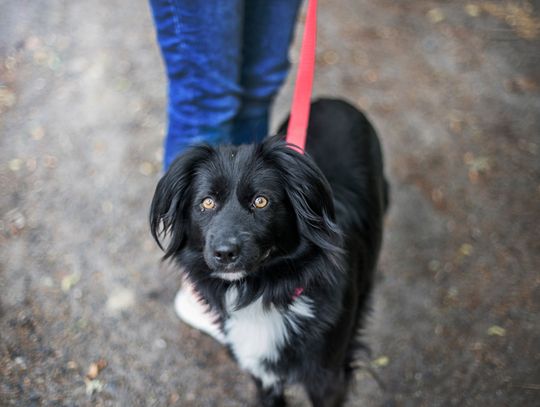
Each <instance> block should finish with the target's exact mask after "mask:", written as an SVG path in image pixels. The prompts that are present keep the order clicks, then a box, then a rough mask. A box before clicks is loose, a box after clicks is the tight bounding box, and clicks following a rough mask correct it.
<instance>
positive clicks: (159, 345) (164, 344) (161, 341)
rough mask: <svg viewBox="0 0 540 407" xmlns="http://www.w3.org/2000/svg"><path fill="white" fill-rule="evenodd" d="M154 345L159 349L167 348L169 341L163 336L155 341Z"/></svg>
mask: <svg viewBox="0 0 540 407" xmlns="http://www.w3.org/2000/svg"><path fill="white" fill-rule="evenodd" d="M154 346H155V347H156V348H157V349H165V348H166V347H167V342H165V340H164V339H162V338H158V339H156V340H155V341H154Z"/></svg>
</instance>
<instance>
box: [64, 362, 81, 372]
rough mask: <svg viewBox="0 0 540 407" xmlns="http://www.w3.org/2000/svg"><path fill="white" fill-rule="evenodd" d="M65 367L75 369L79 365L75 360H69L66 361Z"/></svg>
mask: <svg viewBox="0 0 540 407" xmlns="http://www.w3.org/2000/svg"><path fill="white" fill-rule="evenodd" d="M66 367H67V368H68V369H69V370H77V369H78V368H79V365H78V364H77V362H75V361H73V360H70V361H69V362H67V365H66Z"/></svg>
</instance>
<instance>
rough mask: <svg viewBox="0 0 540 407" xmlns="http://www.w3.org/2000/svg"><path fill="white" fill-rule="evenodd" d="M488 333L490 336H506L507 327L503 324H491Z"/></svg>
mask: <svg viewBox="0 0 540 407" xmlns="http://www.w3.org/2000/svg"><path fill="white" fill-rule="evenodd" d="M487 334H488V335H489V336H505V335H506V329H504V328H503V327H501V326H498V325H493V326H490V327H489V328H488V330H487Z"/></svg>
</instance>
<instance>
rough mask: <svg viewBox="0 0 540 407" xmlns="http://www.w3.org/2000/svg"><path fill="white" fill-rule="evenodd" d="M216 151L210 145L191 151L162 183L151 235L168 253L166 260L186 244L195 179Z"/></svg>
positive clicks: (152, 210)
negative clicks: (164, 242)
mask: <svg viewBox="0 0 540 407" xmlns="http://www.w3.org/2000/svg"><path fill="white" fill-rule="evenodd" d="M213 151H214V150H213V149H212V148H211V147H209V146H206V145H202V146H196V147H191V148H189V149H188V150H186V151H185V152H184V153H183V154H182V155H180V156H179V157H178V158H177V159H176V160H175V161H173V163H172V164H171V166H170V168H169V170H168V171H167V172H166V173H165V175H164V176H163V177H162V178H161V180H160V181H159V182H158V185H157V187H156V191H155V193H154V198H153V200H152V206H151V207H150V231H151V232H152V236H153V237H154V239H155V240H156V242H157V244H158V245H159V247H160V248H161V249H162V250H164V251H165V256H164V259H167V258H168V257H170V256H172V255H173V254H174V253H176V252H177V251H178V250H180V249H181V248H182V247H183V246H184V245H185V243H186V238H187V234H186V233H187V230H188V226H189V209H190V202H191V196H192V181H193V177H194V174H195V172H196V171H197V168H198V166H199V165H201V164H202V163H203V162H204V161H206V160H207V159H208V158H209V157H210V155H211V154H212V153H213ZM167 236H170V240H169V243H168V244H167V248H166V249H164V248H163V246H162V244H161V239H162V238H165V237H167Z"/></svg>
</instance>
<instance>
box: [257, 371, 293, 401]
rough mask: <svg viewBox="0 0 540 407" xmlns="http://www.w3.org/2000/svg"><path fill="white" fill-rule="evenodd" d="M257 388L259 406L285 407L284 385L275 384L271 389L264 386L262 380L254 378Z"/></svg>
mask: <svg viewBox="0 0 540 407" xmlns="http://www.w3.org/2000/svg"><path fill="white" fill-rule="evenodd" d="M252 377H253V380H254V381H255V385H256V386H257V397H258V400H259V401H258V403H257V406H262V407H285V406H286V405H287V403H286V401H285V395H284V394H283V391H284V389H283V384H282V383H275V384H273V385H271V386H269V387H267V386H264V385H263V383H262V382H261V380H260V379H258V378H256V377H255V376H252Z"/></svg>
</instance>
